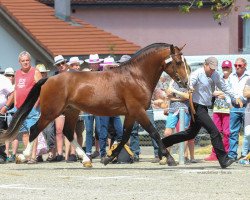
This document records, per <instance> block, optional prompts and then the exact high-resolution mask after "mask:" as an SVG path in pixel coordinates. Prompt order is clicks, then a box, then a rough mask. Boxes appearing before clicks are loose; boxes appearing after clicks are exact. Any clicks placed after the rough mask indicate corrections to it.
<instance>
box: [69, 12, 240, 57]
mask: <svg viewBox="0 0 250 200" xmlns="http://www.w3.org/2000/svg"><path fill="white" fill-rule="evenodd" d="M72 15H73V16H76V17H79V18H81V19H83V20H85V21H86V22H89V23H91V24H93V25H95V26H97V27H100V28H102V29H104V30H106V31H108V32H112V33H113V34H116V35H118V36H120V37H122V38H125V39H127V40H129V41H132V42H134V43H136V44H138V45H140V46H141V47H144V46H146V45H148V44H151V43H154V42H166V43H173V44H175V45H177V46H182V45H184V44H186V47H185V48H184V50H183V52H184V53H185V54H186V55H204V54H206V55H207V54H230V53H237V51H238V49H237V45H234V44H233V45H232V44H231V43H232V41H231V39H230V37H232V35H233V34H235V32H230V25H229V20H228V18H226V19H225V20H224V21H223V24H222V26H220V25H218V23H217V22H215V21H214V20H213V17H212V14H211V12H210V10H208V9H201V10H194V11H192V12H191V13H189V14H181V13H180V12H179V11H178V10H177V9H176V10H174V9H156V8H141V9H136V10H135V9H125V8H119V9H114V8H110V9H109V8H77V9H76V12H75V13H72ZM232 29H233V28H232Z"/></svg>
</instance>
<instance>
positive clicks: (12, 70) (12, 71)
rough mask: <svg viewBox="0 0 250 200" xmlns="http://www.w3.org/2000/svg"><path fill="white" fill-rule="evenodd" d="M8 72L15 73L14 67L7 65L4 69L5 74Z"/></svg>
mask: <svg viewBox="0 0 250 200" xmlns="http://www.w3.org/2000/svg"><path fill="white" fill-rule="evenodd" d="M6 74H8V75H13V76H14V75H15V71H14V69H13V68H12V67H7V68H6V69H5V70H4V75H6Z"/></svg>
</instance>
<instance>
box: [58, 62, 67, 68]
mask: <svg viewBox="0 0 250 200" xmlns="http://www.w3.org/2000/svg"><path fill="white" fill-rule="evenodd" d="M61 65H65V62H61V63H58V64H56V66H57V67H60V66H61Z"/></svg>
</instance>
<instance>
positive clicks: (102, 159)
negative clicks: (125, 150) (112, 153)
mask: <svg viewBox="0 0 250 200" xmlns="http://www.w3.org/2000/svg"><path fill="white" fill-rule="evenodd" d="M104 159H105V156H103V157H101V161H100V163H102V164H104Z"/></svg>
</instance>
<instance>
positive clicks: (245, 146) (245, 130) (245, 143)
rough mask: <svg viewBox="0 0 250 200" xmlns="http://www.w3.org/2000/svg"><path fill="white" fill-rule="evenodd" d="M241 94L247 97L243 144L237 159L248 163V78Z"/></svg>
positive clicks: (249, 134)
mask: <svg viewBox="0 0 250 200" xmlns="http://www.w3.org/2000/svg"><path fill="white" fill-rule="evenodd" d="M243 95H244V97H245V98H247V105H246V110H245V127H244V140H243V141H244V144H243V146H242V151H241V152H242V156H244V157H243V158H241V159H240V160H239V163H240V164H250V162H249V161H250V78H249V79H247V81H246V85H245V88H244V90H243Z"/></svg>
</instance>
